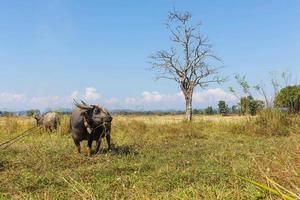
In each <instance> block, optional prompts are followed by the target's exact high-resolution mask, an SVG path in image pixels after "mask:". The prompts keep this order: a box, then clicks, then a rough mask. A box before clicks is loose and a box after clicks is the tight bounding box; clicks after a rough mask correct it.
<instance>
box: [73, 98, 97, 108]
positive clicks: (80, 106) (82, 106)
mask: <svg viewBox="0 0 300 200" xmlns="http://www.w3.org/2000/svg"><path fill="white" fill-rule="evenodd" d="M73 101H74V105H75V106H76V107H78V108H80V109H84V110H90V109H93V107H92V106H89V105H86V104H85V105H84V104H79V103H78V102H77V101H76V100H75V99H73Z"/></svg>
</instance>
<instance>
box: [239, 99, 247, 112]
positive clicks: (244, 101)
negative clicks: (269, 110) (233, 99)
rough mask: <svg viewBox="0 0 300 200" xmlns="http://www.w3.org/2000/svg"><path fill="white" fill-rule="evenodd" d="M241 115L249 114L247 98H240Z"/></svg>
mask: <svg viewBox="0 0 300 200" xmlns="http://www.w3.org/2000/svg"><path fill="white" fill-rule="evenodd" d="M240 106H241V113H242V114H243V115H245V114H247V113H248V112H249V99H248V98H247V97H241V99H240Z"/></svg>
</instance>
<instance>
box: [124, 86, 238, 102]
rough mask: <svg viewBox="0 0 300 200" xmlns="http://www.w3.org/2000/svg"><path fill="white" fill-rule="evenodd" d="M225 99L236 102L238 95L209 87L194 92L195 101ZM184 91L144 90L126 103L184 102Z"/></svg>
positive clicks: (129, 98)
mask: <svg viewBox="0 0 300 200" xmlns="http://www.w3.org/2000/svg"><path fill="white" fill-rule="evenodd" d="M220 100H225V101H227V102H235V101H236V97H235V96H234V95H232V94H230V93H228V92H226V91H224V90H223V89H221V88H215V89H208V90H205V91H201V92H194V95H193V101H194V103H204V104H215V103H216V102H217V101H220ZM183 101H184V96H183V94H182V92H178V93H175V94H162V93H159V92H157V91H144V92H143V93H142V94H141V96H140V97H127V98H126V99H125V103H126V104H128V105H142V104H152V103H174V102H183Z"/></svg>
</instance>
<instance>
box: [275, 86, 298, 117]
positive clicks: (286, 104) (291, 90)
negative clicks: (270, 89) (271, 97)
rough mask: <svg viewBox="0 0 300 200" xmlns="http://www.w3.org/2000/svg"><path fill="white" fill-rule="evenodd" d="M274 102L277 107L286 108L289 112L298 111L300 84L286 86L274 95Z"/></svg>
mask: <svg viewBox="0 0 300 200" xmlns="http://www.w3.org/2000/svg"><path fill="white" fill-rule="evenodd" d="M274 104H275V106H276V107H278V108H287V109H288V111H289V112H292V113H296V112H299V111H300V86H299V85H298V86H288V87H285V88H283V89H281V90H280V92H279V93H278V94H277V95H276V97H275V101H274Z"/></svg>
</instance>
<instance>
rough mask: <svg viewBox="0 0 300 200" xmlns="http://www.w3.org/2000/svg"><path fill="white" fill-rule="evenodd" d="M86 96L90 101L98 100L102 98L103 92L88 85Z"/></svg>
mask: <svg viewBox="0 0 300 200" xmlns="http://www.w3.org/2000/svg"><path fill="white" fill-rule="evenodd" d="M84 98H85V99H86V100H88V101H96V100H99V99H100V98H101V94H100V93H98V92H97V89H96V88H93V87H87V88H85V95H84Z"/></svg>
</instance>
